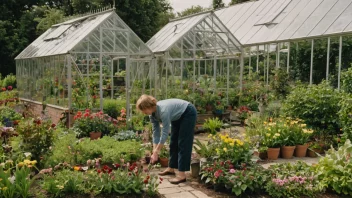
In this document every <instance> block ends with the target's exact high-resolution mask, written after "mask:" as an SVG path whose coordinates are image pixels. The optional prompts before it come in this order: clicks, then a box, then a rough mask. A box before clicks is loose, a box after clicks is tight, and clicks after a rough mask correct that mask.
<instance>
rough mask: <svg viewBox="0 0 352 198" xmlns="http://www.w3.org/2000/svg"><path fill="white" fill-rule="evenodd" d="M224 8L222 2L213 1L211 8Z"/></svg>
mask: <svg viewBox="0 0 352 198" xmlns="http://www.w3.org/2000/svg"><path fill="white" fill-rule="evenodd" d="M223 7H225V4H224V2H223V1H222V0H213V8H214V9H219V8H223Z"/></svg>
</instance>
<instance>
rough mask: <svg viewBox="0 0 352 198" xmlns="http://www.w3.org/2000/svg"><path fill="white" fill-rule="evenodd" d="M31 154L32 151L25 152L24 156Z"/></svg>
mask: <svg viewBox="0 0 352 198" xmlns="http://www.w3.org/2000/svg"><path fill="white" fill-rule="evenodd" d="M30 155H32V153H30V152H25V153H24V156H26V157H28V156H30Z"/></svg>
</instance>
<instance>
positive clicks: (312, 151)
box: [307, 149, 319, 157]
mask: <svg viewBox="0 0 352 198" xmlns="http://www.w3.org/2000/svg"><path fill="white" fill-rule="evenodd" d="M317 153H319V152H317V151H316V150H315V149H312V150H311V149H308V150H307V155H308V157H318V155H317Z"/></svg>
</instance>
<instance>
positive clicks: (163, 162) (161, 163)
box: [159, 158, 169, 167]
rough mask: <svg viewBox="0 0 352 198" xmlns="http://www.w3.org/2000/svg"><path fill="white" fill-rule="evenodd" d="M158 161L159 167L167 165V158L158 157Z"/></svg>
mask: <svg viewBox="0 0 352 198" xmlns="http://www.w3.org/2000/svg"><path fill="white" fill-rule="evenodd" d="M159 162H160V165H161V167H168V166H169V159H168V158H159Z"/></svg>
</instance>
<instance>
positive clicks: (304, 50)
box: [215, 0, 352, 88]
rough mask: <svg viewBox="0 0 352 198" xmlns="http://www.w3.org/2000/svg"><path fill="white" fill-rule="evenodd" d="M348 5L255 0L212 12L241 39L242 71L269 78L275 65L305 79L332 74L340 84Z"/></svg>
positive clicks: (323, 0) (351, 15)
mask: <svg viewBox="0 0 352 198" xmlns="http://www.w3.org/2000/svg"><path fill="white" fill-rule="evenodd" d="M351 10H352V1H350V0H316V1H306V0H282V1H276V0H260V1H252V2H246V3H243V4H238V5H235V6H231V7H227V8H224V9H220V10H217V11H216V12H215V14H216V15H217V16H218V17H219V19H220V20H221V21H222V22H223V23H224V24H225V26H226V27H227V28H228V29H229V30H230V32H231V33H232V34H233V35H234V36H235V37H236V38H237V39H238V40H239V41H240V43H241V44H242V45H243V47H244V51H245V52H246V54H245V57H246V60H245V64H246V65H247V66H248V70H247V69H246V70H245V72H246V74H248V73H249V72H250V71H251V70H252V71H256V72H259V74H260V75H261V76H262V77H264V81H266V84H268V83H269V76H270V73H271V69H274V68H279V67H280V68H283V69H284V70H286V71H287V72H288V73H290V75H291V76H294V77H296V78H297V79H299V80H302V81H306V82H309V83H310V84H313V83H314V84H316V83H319V82H321V80H323V79H326V80H328V79H329V77H330V78H333V79H332V80H333V82H334V83H336V84H337V87H338V88H340V76H341V70H343V69H346V68H348V67H349V63H350V62H351V60H350V58H349V53H350V52H349V51H348V50H349V48H348V46H349V43H350V37H349V35H350V33H351V31H352V23H351V22H352V12H351ZM297 70H299V71H297Z"/></svg>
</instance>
